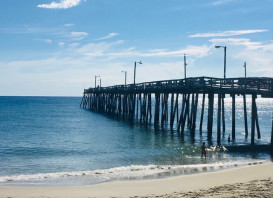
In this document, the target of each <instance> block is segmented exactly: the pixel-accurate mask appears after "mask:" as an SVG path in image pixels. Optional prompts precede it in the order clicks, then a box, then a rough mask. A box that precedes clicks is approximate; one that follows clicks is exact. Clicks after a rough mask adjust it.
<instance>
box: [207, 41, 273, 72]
mask: <svg viewBox="0 0 273 198" xmlns="http://www.w3.org/2000/svg"><path fill="white" fill-rule="evenodd" d="M210 42H211V43H212V45H213V46H215V45H226V44H228V45H229V48H231V49H232V50H235V51H236V52H235V53H234V52H230V53H231V54H232V58H233V59H237V60H240V61H241V62H244V61H247V65H248V66H247V68H248V69H247V71H248V73H250V74H251V76H265V77H266V76H268V77H272V76H273V67H272V65H273V58H272V54H273V43H272V41H271V42H270V41H267V42H255V41H251V40H250V39H248V38H226V39H211V40H210ZM237 50H239V51H237Z"/></svg>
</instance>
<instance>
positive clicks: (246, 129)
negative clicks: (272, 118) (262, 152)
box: [243, 94, 248, 138]
mask: <svg viewBox="0 0 273 198" xmlns="http://www.w3.org/2000/svg"><path fill="white" fill-rule="evenodd" d="M243 102H244V118H245V138H247V137H248V126H247V111H246V95H245V94H244V95H243Z"/></svg>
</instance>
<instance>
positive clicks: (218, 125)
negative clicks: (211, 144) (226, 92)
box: [217, 93, 222, 145]
mask: <svg viewBox="0 0 273 198" xmlns="http://www.w3.org/2000/svg"><path fill="white" fill-rule="evenodd" d="M221 101H222V97H221V94H220V93H219V94H218V112H217V144H218V145H220V140H221Z"/></svg>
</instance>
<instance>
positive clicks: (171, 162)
mask: <svg viewBox="0 0 273 198" xmlns="http://www.w3.org/2000/svg"><path fill="white" fill-rule="evenodd" d="M236 100H237V103H236V140H235V142H228V141H227V137H228V135H229V134H230V133H231V99H230V98H226V99H225V106H226V108H225V115H226V132H225V133H222V135H221V142H222V144H223V145H224V146H226V147H228V146H231V145H249V144H250V135H249V137H248V139H245V137H244V133H245V130H244V121H243V106H242V104H243V103H242V99H239V98H238V99H236ZM250 100H251V99H250V98H247V101H248V106H247V110H248V116H249V117H248V123H249V131H250V116H251V113H250V109H251V103H250ZM80 102H81V97H0V185H19V186H25V185H26V186H66V185H89V184H96V183H101V182H109V181H116V180H135V179H152V178H160V177H168V176H175V175H184V174H195V173H199V172H204V171H217V170H222V169H225V168H233V167H237V166H244V165H250V164H257V163H266V162H268V161H271V160H272V159H271V156H270V155H269V154H268V153H263V152H259V151H257V152H246V151H240V152H239V151H238V152H229V151H228V150H226V148H225V147H219V148H217V149H214V147H213V146H215V145H216V134H215V133H216V116H217V115H216V114H217V112H216V110H215V112H214V127H213V139H212V142H208V141H207V137H206V115H205V116H204V119H205V120H204V126H203V132H202V134H201V133H199V131H198V127H197V130H196V132H195V136H194V137H192V136H191V135H190V132H189V131H188V130H186V131H185V133H184V136H182V135H181V134H180V133H178V132H177V131H176V130H173V131H172V130H170V129H169V127H168V126H165V127H164V129H161V128H156V129H155V128H154V127H153V124H150V125H148V126H147V125H141V124H139V123H136V122H135V123H130V122H127V121H124V120H119V119H117V118H114V117H111V116H109V115H106V114H99V113H96V112H91V111H89V110H86V109H83V108H80ZM214 104H215V107H216V105H217V102H215V103H214ZM199 105H200V103H199ZM257 107H258V116H259V123H260V129H261V136H262V138H261V139H260V140H255V143H256V144H269V143H270V138H271V124H272V112H273V100H272V99H262V98H258V99H257ZM199 108H200V106H199ZM199 108H198V109H199ZM198 111H200V109H199V110H198ZM205 114H206V111H205ZM198 115H200V112H198ZM197 126H199V116H198V118H197ZM256 137H257V136H256ZM202 142H205V143H206V144H207V146H208V148H209V151H208V152H207V159H201V157H200V146H201V144H202ZM211 147H212V149H210V148H211Z"/></svg>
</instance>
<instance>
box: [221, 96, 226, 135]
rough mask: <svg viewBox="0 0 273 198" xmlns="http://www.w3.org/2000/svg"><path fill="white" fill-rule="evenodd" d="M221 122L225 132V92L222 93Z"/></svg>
mask: <svg viewBox="0 0 273 198" xmlns="http://www.w3.org/2000/svg"><path fill="white" fill-rule="evenodd" d="M222 122H223V132H226V121H225V94H223V95H222Z"/></svg>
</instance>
